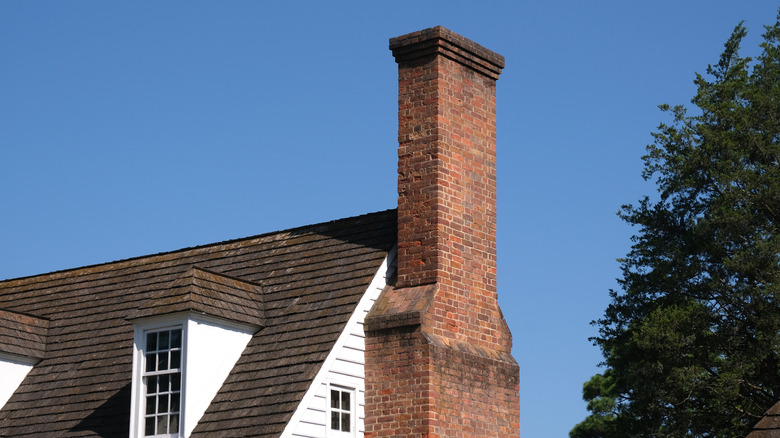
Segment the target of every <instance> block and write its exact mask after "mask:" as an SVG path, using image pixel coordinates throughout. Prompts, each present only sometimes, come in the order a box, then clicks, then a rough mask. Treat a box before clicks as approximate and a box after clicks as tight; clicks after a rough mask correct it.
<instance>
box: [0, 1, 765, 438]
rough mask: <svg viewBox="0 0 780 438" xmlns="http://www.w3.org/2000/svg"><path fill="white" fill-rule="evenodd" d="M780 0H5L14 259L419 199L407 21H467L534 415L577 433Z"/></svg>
mask: <svg viewBox="0 0 780 438" xmlns="http://www.w3.org/2000/svg"><path fill="white" fill-rule="evenodd" d="M778 6H779V5H778V4H775V3H773V2H770V1H763V0H751V1H745V2H734V1H721V0H716V1H713V0H709V1H699V0H696V1H694V0H691V1H679V0H676V1H667V0H660V1H653V2H628V1H592V2H584V1H573V0H572V1H544V2H543V1H535V2H529V1H512V2H509V1H507V2H492V1H485V2H479V3H478V2H463V1H449V2H433V1H430V2H426V1H415V2H410V1H393V2H381V3H380V2H313V1H312V2H281V1H265V2H261V1H255V2H248V1H231V2H204V1H190V2H179V1H167V2H149V1H138V2H96V1H95V2H93V1H74V2H54V1H48V2H47V1H39V2H27V1H17V0H6V1H3V2H0V60H2V61H1V63H0V164H1V165H2V167H1V168H0V230H2V231H0V278H14V277H19V276H27V275H33V274H38V273H43V272H49V271H53V270H60V269H66V268H71V267H77V266H83V265H87V264H94V263H100V262H105V261H111V260H117V259H122V258H127V257H133V256H138V255H144V254H150V253H156V252H160V251H167V250H174V249H178V248H182V247H188V246H193V245H199V244H206V243H210V242H215V241H221V240H226V239H232V238H239V237H245V236H250V235H255V234H260V233H265V232H270V231H275V230H281V229H286V228H290V227H293V226H299V225H306V224H310V223H316V222H321V221H327V220H331V219H337V218H341V217H348V216H353V215H358V214H363V213H368V212H373V211H380V210H385V209H389V208H395V205H396V186H395V185H396V151H397V149H396V148H397V136H396V128H397V113H396V109H397V100H396V93H397V83H396V74H397V70H396V64H395V62H394V60H393V57H392V55H391V53H390V51H389V50H388V48H387V45H388V39H389V38H390V37H393V36H397V35H402V34H405V33H408V32H412V31H415V30H419V29H423V28H427V27H431V26H435V25H443V26H446V27H448V28H450V29H452V30H453V31H455V32H457V33H460V34H462V35H464V36H466V37H468V38H470V39H472V40H474V41H476V42H478V43H480V44H482V45H484V46H486V47H487V48H489V49H491V50H494V51H496V52H498V53H500V54H502V55H504V56H505V57H506V69H505V70H504V73H503V74H502V75H501V77H500V79H499V81H498V162H499V165H498V172H499V175H498V185H499V193H498V202H499V218H498V220H499V235H498V244H499V255H498V256H499V299H500V304H501V306H502V308H503V311H504V315H505V317H506V319H507V321H508V323H509V326H510V328H511V330H512V332H513V335H514V355H515V357H516V358H517V360H518V362H519V363H520V367H521V371H520V372H521V376H520V377H521V380H520V385H521V389H520V391H521V428H522V435H523V437H525V438H537V437H539V438H543V437H565V436H567V433H568V431H569V430H570V429H571V427H572V426H573V425H574V424H576V423H577V422H579V421H581V420H582V419H583V418H584V416H585V415H586V411H585V404H584V402H583V401H582V399H581V388H582V384H583V382H584V381H586V380H587V379H588V378H589V377H590V376H591V375H592V374H594V373H596V372H598V371H599V368H598V367H597V364H598V362H599V361H600V359H601V356H600V353H599V351H598V350H597V349H596V348H595V347H593V346H592V345H591V344H590V342H589V341H588V337H589V336H592V335H593V334H594V330H593V328H592V327H591V326H590V325H589V322H590V321H591V320H593V319H596V318H598V317H599V316H600V315H601V313H602V312H603V310H604V308H605V307H606V305H607V303H608V290H609V289H610V288H615V287H616V282H615V278H616V277H617V276H618V275H619V270H618V264H617V262H616V261H615V259H616V258H619V257H621V256H623V255H625V253H626V252H627V251H628V248H629V245H630V240H629V237H630V235H631V233H632V230H631V229H630V228H629V227H628V226H626V225H624V224H623V223H621V221H620V220H619V219H618V218H617V216H616V214H615V213H616V212H617V211H618V209H619V208H620V206H621V205H622V204H625V203H630V202H635V201H636V200H638V199H639V198H640V197H641V196H642V195H644V194H650V193H652V191H653V190H654V187H653V186H652V185H651V184H648V183H645V182H644V181H643V180H642V178H641V176H640V172H641V169H642V163H641V160H640V157H641V155H642V154H643V152H644V147H645V145H646V144H648V143H649V142H651V141H652V139H651V136H650V133H651V132H652V131H653V129H654V128H655V127H656V126H657V125H658V123H659V122H661V121H665V120H667V119H666V118H665V115H664V114H662V113H661V112H660V111H659V110H658V109H657V106H658V105H659V104H661V103H669V104H688V103H689V101H690V98H691V97H692V96H693V94H694V86H693V83H692V81H693V78H694V72H702V73H703V72H704V71H705V70H706V67H707V64H709V63H714V62H716V61H717V58H718V55H719V54H720V52H721V49H722V47H723V43H724V42H725V41H726V39H727V38H728V36H729V34H730V32H731V30H732V29H733V28H734V26H735V25H736V24H737V23H738V22H739V21H740V20H745V22H746V25H747V26H748V28H749V31H750V34H749V36H748V38H747V39H746V41H745V44H744V49H743V53H745V54H748V55H750V54H752V55H755V54H757V53H758V49H757V45H758V42H759V41H760V35H761V33H762V32H763V27H762V26H763V25H766V24H771V23H772V22H774V19H775V16H776V11H777V7H778Z"/></svg>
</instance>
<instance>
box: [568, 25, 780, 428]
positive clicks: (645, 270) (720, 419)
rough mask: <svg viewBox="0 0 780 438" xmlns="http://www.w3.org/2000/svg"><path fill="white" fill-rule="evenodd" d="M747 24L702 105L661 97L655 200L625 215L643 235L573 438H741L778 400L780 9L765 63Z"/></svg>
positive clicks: (606, 324)
mask: <svg viewBox="0 0 780 438" xmlns="http://www.w3.org/2000/svg"><path fill="white" fill-rule="evenodd" d="M746 34H747V31H746V29H745V27H744V26H743V25H742V24H739V25H738V26H736V28H735V29H734V31H733V33H732V35H731V37H730V38H729V40H728V41H727V42H726V44H725V49H724V51H723V54H722V55H721V57H720V59H719V61H718V63H717V64H715V65H714V66H709V67H708V69H707V74H706V75H697V76H696V79H695V84H696V86H697V89H698V91H697V94H696V96H695V97H694V98H693V99H692V103H693V105H695V107H696V108H697V110H695V112H694V111H691V112H689V111H688V110H687V109H686V108H685V107H683V106H676V107H669V106H667V105H662V106H661V109H662V110H663V111H665V112H667V113H669V114H670V115H671V119H672V121H671V122H670V123H668V124H666V123H663V124H661V125H660V126H659V127H658V129H657V131H656V132H655V133H654V134H653V137H654V143H653V144H652V145H650V146H648V147H647V155H645V156H644V157H643V160H644V163H645V169H644V173H643V176H644V178H645V179H647V180H652V181H654V182H655V184H656V185H657V188H658V196H656V197H654V199H652V200H651V198H649V197H645V198H644V199H642V200H640V201H639V203H638V204H637V205H626V206H623V208H622V210H621V212H620V216H621V217H622V218H623V220H625V221H626V222H627V223H629V224H631V225H632V226H635V227H637V229H638V232H637V233H636V234H635V235H634V237H633V238H632V241H633V245H632V248H631V250H630V252H629V253H628V254H627V256H626V257H625V258H624V259H622V260H621V261H620V262H621V269H622V278H621V279H620V280H619V285H620V290H618V291H611V292H610V295H611V299H612V301H611V304H610V305H609V307H608V308H607V309H606V311H605V313H604V316H603V317H602V318H601V319H600V320H598V321H595V322H594V324H595V325H596V326H597V327H598V329H599V335H598V336H597V337H595V338H593V341H594V343H595V344H596V345H598V346H599V347H600V348H601V350H602V352H603V354H604V358H605V360H604V365H605V367H606V369H605V372H604V373H602V374H598V375H596V376H594V377H593V378H592V379H591V380H590V381H589V382H587V383H586V384H585V386H584V398H585V400H586V401H588V409H589V411H590V412H591V414H590V415H589V416H588V417H587V418H586V419H585V421H583V422H582V423H580V424H578V425H577V426H576V427H575V428H574V429H573V430H572V431H571V433H570V436H571V437H572V438H586V437H604V438H606V437H616V438H617V437H620V438H625V437H633V436H636V437H688V436H690V437H744V436H745V435H746V434H747V432H748V431H749V430H750V428H751V427H752V425H753V424H755V422H756V421H758V419H759V418H760V417H761V416H762V415H763V413H764V412H765V411H766V409H768V408H769V407H770V406H771V405H772V404H774V403H775V402H777V401H778V400H779V399H780V12H779V13H778V17H777V22H776V23H775V24H774V25H772V26H767V27H766V32H765V33H764V35H763V37H764V38H763V43H762V44H761V47H762V49H763V50H762V53H761V55H760V56H759V57H758V58H757V59H756V60H755V61H753V60H751V59H750V58H743V57H740V55H739V47H740V43H741V42H742V40H743V38H744V37H745V35H746Z"/></svg>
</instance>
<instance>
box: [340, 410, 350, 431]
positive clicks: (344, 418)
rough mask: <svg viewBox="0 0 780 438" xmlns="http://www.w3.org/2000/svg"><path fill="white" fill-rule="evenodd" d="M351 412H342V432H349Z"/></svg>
mask: <svg viewBox="0 0 780 438" xmlns="http://www.w3.org/2000/svg"><path fill="white" fill-rule="evenodd" d="M349 430H350V427H349V414H347V413H342V414H341V431H342V432H349Z"/></svg>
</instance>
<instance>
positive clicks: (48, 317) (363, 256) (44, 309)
mask: <svg viewBox="0 0 780 438" xmlns="http://www.w3.org/2000/svg"><path fill="white" fill-rule="evenodd" d="M395 239H396V212H395V210H388V211H385V212H380V213H373V214H369V215H364V216H358V217H354V218H349V219H342V220H339V221H334V222H328V223H323V224H318V225H312V226H308V227H302V228H296V229H292V230H286V231H280V232H276V233H269V234H264V235H260V236H255V237H250V238H245V239H240V240H234V241H229V242H222V243H216V244H212V245H206V246H200V247H195V248H188V249H183V250H179V251H173V252H168V253H162V254H156V255H150V256H146V257H138V258H134V259H129V260H122V261H117V262H112V263H106V264H101V265H95V266H88V267H83V268H78V269H71V270H67V271H60V272H54V273H50V274H44V275H38V276H33V277H25V278H20V279H12V280H6V281H2V282H0V309H4V310H5V311H6V312H5V313H3V314H0V330H2V329H4V328H5V327H6V326H7V325H8V324H16V326H17V327H18V326H22V327H38V325H37V324H43V327H44V328H45V326H46V325H47V324H45V323H48V331H47V332H46V333H44V334H45V336H46V342H45V350H46V351H45V354H43V356H44V358H43V360H42V361H41V362H40V363H39V364H37V365H36V366H35V367H34V368H33V369H32V370H31V371H30V373H29V374H28V375H27V377H26V379H25V380H24V381H23V382H22V384H21V385H20V386H19V388H18V389H17V391H16V392H15V393H14V395H13V396H12V397H11V398H10V399H9V401H8V403H7V404H6V405H5V406H4V407H3V409H2V410H0V436H8V435H13V436H42V435H47V436H53V435H62V434H65V433H68V434H76V435H94V434H98V435H100V436H105V437H108V436H122V437H126V436H127V435H128V433H129V420H130V388H131V379H132V350H133V322H132V321H131V320H129V319H128V318H133V317H143V316H149V315H157V314H164V313H167V312H169V311H177V310H181V309H196V310H199V311H203V312H207V313H211V314H216V315H215V316H219V314H220V312H222V315H228V316H231V317H240V318H243V320H245V321H246V322H250V323H253V324H255V325H256V326H258V327H264V328H262V329H260V330H259V331H258V332H257V333H256V334H255V335H254V336H253V338H252V339H251V340H250V342H249V344H248V345H247V347H246V349H245V350H244V353H243V354H242V356H241V358H240V359H239V360H238V362H237V363H236V365H235V367H234V368H233V370H232V371H231V373H230V375H229V376H228V378H227V379H226V381H225V383H224V385H223V387H222V389H221V390H220V391H219V392H218V393H217V395H216V396H215V398H214V400H213V401H212V404H211V406H210V407H209V408H208V409H207V411H206V413H205V414H204V416H203V417H202V418H201V420H200V422H199V423H198V426H197V427H196V428H195V431H194V432H193V436H198V435H201V436H207V435H213V434H214V431H223V432H224V431H227V433H228V434H230V435H233V436H257V437H272V436H278V435H279V434H280V433H281V432H282V431H283V430H284V427H285V425H286V423H287V421H288V420H289V418H290V417H291V415H292V414H293V412H294V410H295V409H296V407H297V405H298V402H299V401H300V400H301V398H302V397H303V394H304V393H305V392H306V390H307V389H308V387H309V385H310V384H311V382H312V380H313V378H314V376H315V375H316V374H317V371H318V370H319V368H320V366H321V365H322V363H323V361H324V360H325V358H326V356H327V355H328V352H329V351H330V349H331V347H332V346H333V344H334V343H335V342H336V340H337V338H338V336H339V334H340V332H341V330H342V329H343V327H344V325H345V324H346V322H347V321H348V319H349V317H350V315H351V313H352V311H353V310H354V309H355V306H356V305H357V303H358V301H359V300H360V298H361V296H362V294H363V292H364V291H365V290H366V288H367V287H368V285H369V283H370V281H371V279H372V277H373V276H374V274H375V273H376V271H377V269H378V268H379V266H380V265H381V263H382V261H383V259H384V258H385V256H386V255H387V252H388V250H389V249H391V247H392V246H394V245H395ZM185 285H190V286H194V287H191V288H189V290H190V292H188V293H187V294H181V293H179V292H181V291H182V290H183V289H182V287H183V286H185ZM257 296H261V297H262V302H260V303H257V305H255V306H248V307H244V304H246V302H247V300H249V299H252V297H257ZM225 297H228V298H225ZM166 300H167V301H166ZM162 301H166V303H165V306H169V307H165V306H156V305H155V303H160V302H162ZM226 302H227V304H226ZM241 309H247V310H241ZM10 312H14V313H10ZM239 314H240V315H239ZM3 315H22V316H25V315H35V317H28V318H30V319H29V320H25V321H22V322H18V321H17V322H13V323H8V324H6V323H5V321H10V317H4V316H3ZM17 319H18V318H17ZM243 320H242V321H243ZM39 336H41V335H40V334H39ZM6 338H7V336H3V332H1V331H0V345H3V342H8V341H6ZM30 345H38V348H40V346H41V345H42V343H40V342H39V343H38V344H35V343H34V342H32V341H30ZM30 348H34V347H30Z"/></svg>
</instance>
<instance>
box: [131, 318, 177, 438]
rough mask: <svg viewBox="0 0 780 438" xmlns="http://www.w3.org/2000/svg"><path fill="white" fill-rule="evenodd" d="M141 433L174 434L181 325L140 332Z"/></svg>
mask: <svg viewBox="0 0 780 438" xmlns="http://www.w3.org/2000/svg"><path fill="white" fill-rule="evenodd" d="M144 338H145V341H146V343H145V346H144V367H143V369H144V371H143V374H142V376H141V377H142V378H143V383H144V388H145V394H144V408H143V412H144V422H143V428H144V436H178V433H179V430H180V424H181V373H182V368H181V358H182V329H181V327H176V328H166V329H158V330H148V331H145V332H144Z"/></svg>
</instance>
